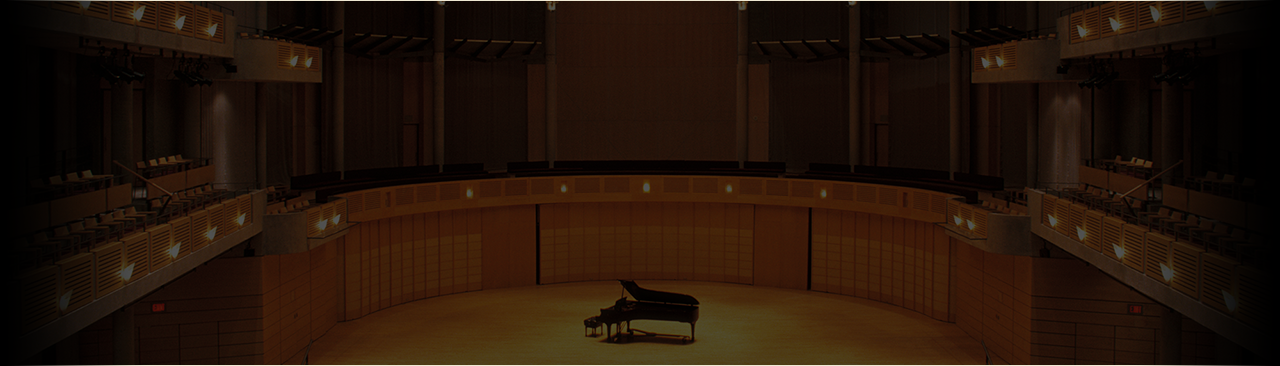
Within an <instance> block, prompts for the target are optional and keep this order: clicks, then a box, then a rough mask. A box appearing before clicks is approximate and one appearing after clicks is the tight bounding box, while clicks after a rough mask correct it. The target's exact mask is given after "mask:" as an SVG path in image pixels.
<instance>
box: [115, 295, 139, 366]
mask: <svg viewBox="0 0 1280 366" xmlns="http://www.w3.org/2000/svg"><path fill="white" fill-rule="evenodd" d="M112 317H113V319H112V321H111V343H112V345H111V347H112V348H111V353H112V354H113V357H114V358H115V360H114V361H115V364H117V365H136V364H138V360H137V358H136V357H135V353H134V351H135V350H136V349H137V345H136V344H135V339H136V338H137V337H136V335H135V334H133V333H134V324H133V306H131V305H125V307H123V308H121V309H120V310H116V312H115V313H113V314H112Z"/></svg>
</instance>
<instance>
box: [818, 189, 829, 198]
mask: <svg viewBox="0 0 1280 366" xmlns="http://www.w3.org/2000/svg"><path fill="white" fill-rule="evenodd" d="M818 196H819V197H822V198H827V189H826V188H823V189H822V190H819V191H818Z"/></svg>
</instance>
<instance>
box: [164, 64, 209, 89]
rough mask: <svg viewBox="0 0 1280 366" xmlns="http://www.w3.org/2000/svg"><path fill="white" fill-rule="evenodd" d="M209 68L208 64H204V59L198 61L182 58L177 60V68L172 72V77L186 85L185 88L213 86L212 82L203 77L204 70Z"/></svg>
mask: <svg viewBox="0 0 1280 366" xmlns="http://www.w3.org/2000/svg"><path fill="white" fill-rule="evenodd" d="M208 68H209V64H206V63H205V62H204V58H203V57H201V58H200V59H199V60H197V59H190V58H186V57H183V58H181V59H179V60H178V67H177V68H176V69H175V70H173V76H174V77H176V78H178V80H181V81H182V82H183V83H186V84H187V86H200V85H204V86H208V85H213V80H209V78H206V77H204V75H203V73H204V70H205V69H208Z"/></svg>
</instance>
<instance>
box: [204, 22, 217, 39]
mask: <svg viewBox="0 0 1280 366" xmlns="http://www.w3.org/2000/svg"><path fill="white" fill-rule="evenodd" d="M204 32H205V33H208V34H209V36H210V37H213V35H214V34H217V33H218V25H217V24H214V25H211V26H209V28H206V29H205V30H204Z"/></svg>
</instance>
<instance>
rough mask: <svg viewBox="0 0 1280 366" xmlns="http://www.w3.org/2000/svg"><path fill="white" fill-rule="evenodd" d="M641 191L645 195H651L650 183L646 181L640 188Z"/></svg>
mask: <svg viewBox="0 0 1280 366" xmlns="http://www.w3.org/2000/svg"><path fill="white" fill-rule="evenodd" d="M640 190H642V191H644V193H649V181H647V180H646V181H644V184H643V185H641V186H640Z"/></svg>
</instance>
